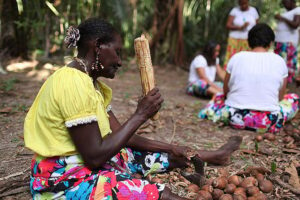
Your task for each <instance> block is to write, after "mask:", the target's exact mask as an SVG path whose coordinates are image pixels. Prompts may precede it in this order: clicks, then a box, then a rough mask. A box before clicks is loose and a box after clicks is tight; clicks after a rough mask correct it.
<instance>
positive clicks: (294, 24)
mask: <svg viewBox="0 0 300 200" xmlns="http://www.w3.org/2000/svg"><path fill="white" fill-rule="evenodd" d="M275 18H276V19H278V20H280V21H283V22H285V23H286V24H287V25H288V26H289V27H291V28H293V29H296V28H298V26H299V25H300V15H295V16H294V19H293V20H289V19H287V18H285V17H283V16H281V15H279V14H277V15H276V16H275Z"/></svg>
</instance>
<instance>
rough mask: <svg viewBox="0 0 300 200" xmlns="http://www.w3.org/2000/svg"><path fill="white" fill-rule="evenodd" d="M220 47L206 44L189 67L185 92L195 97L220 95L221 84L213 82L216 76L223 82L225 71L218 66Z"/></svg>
mask: <svg viewBox="0 0 300 200" xmlns="http://www.w3.org/2000/svg"><path fill="white" fill-rule="evenodd" d="M220 48H221V47H220V45H219V44H217V43H215V42H212V41H211V42H208V43H207V44H206V45H205V46H204V48H203V52H202V54H200V55H198V56H196V57H195V58H194V60H193V61H192V63H191V65H190V74H189V83H188V86H187V89H186V92H187V93H188V94H189V95H193V96H196V97H212V96H215V95H216V94H217V93H221V92H222V91H223V90H222V86H223V85H222V83H220V82H214V81H215V78H216V74H218V76H219V77H220V79H221V80H222V81H223V80H224V76H225V71H224V70H223V69H222V68H221V67H220V65H219V58H218V56H219V52H220Z"/></svg>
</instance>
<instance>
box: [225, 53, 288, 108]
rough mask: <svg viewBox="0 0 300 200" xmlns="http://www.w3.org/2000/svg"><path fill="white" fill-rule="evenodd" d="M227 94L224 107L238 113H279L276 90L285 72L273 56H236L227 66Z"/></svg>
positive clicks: (262, 54)
mask: <svg viewBox="0 0 300 200" xmlns="http://www.w3.org/2000/svg"><path fill="white" fill-rule="evenodd" d="M227 72H228V73H229V74H230V80H229V83H228V87H229V92H228V94H227V99H226V101H225V104H226V105H228V106H231V107H234V108H238V109H251V110H259V111H278V110H279V90H280V88H281V87H282V84H283V79H284V78H285V77H287V76H288V69H287V66H286V64H285V61H284V60H283V58H281V57H280V56H279V55H277V54H275V53H273V52H265V53H263V52H251V51H250V52H246V51H242V52H240V53H237V54H235V55H234V56H233V57H232V58H231V59H230V60H229V62H228V65H227Z"/></svg>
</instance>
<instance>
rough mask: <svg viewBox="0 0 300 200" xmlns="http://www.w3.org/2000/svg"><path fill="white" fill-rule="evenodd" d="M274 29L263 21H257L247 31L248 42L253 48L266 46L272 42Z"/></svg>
mask: <svg viewBox="0 0 300 200" xmlns="http://www.w3.org/2000/svg"><path fill="white" fill-rule="evenodd" d="M274 40H275V34H274V31H273V30H272V29H271V27H270V26H268V25H267V24H265V23H258V24H256V25H255V26H253V28H252V29H251V30H250V31H249V33H248V43H249V46H250V47H251V48H252V49H253V48H255V47H264V48H266V47H268V46H270V44H271V42H274Z"/></svg>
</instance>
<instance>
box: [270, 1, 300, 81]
mask: <svg viewBox="0 0 300 200" xmlns="http://www.w3.org/2000/svg"><path fill="white" fill-rule="evenodd" d="M281 3H282V5H283V6H284V7H285V9H286V11H285V12H284V13H281V14H277V15H275V18H276V19H277V20H278V24H277V28H276V31H275V50H274V52H275V53H276V54H279V55H280V56H281V57H283V59H284V60H285V62H286V64H287V67H288V70H289V76H288V82H290V83H291V82H293V80H294V79H295V78H296V77H295V74H296V72H297V45H298V41H299V30H298V26H299V25H300V7H296V2H295V0H282V2H281Z"/></svg>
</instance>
